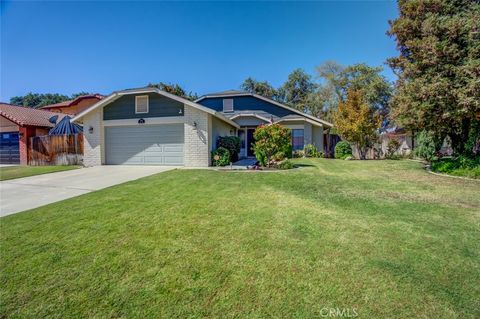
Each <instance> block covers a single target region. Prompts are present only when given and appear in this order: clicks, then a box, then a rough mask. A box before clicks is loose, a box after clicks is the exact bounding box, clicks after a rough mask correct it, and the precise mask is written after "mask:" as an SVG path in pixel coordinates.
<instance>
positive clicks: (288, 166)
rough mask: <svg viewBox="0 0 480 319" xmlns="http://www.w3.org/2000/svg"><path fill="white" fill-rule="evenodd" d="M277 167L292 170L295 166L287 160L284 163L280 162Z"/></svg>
mask: <svg viewBox="0 0 480 319" xmlns="http://www.w3.org/2000/svg"><path fill="white" fill-rule="evenodd" d="M276 167H277V168H278V169H292V168H293V167H294V166H293V163H292V161H291V160H288V159H286V160H284V161H281V162H278V164H277V165H276Z"/></svg>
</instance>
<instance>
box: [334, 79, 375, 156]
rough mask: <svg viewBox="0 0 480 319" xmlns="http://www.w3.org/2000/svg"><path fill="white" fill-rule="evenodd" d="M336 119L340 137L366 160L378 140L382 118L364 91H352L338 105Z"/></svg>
mask: <svg viewBox="0 0 480 319" xmlns="http://www.w3.org/2000/svg"><path fill="white" fill-rule="evenodd" d="M334 119H335V127H336V129H337V131H338V132H339V134H340V136H341V137H342V138H343V139H344V140H346V141H348V142H349V143H352V144H353V145H355V146H356V148H357V150H358V152H359V154H360V159H365V157H366V153H367V149H368V148H369V147H371V146H372V145H373V143H374V142H375V140H376V136H377V130H378V129H379V128H380V123H381V118H380V116H379V114H378V112H377V111H375V110H373V109H372V108H371V107H370V106H369V104H368V102H367V100H366V98H365V96H364V93H363V91H362V90H354V89H350V90H349V91H348V93H347V98H346V100H345V101H342V102H340V103H339V104H338V110H337V111H336V112H335V114H334Z"/></svg>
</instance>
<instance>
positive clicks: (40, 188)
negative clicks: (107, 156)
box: [0, 165, 175, 216]
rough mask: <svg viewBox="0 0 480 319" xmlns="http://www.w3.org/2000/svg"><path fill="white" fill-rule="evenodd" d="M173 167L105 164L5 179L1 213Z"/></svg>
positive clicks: (0, 194) (1, 184)
mask: <svg viewBox="0 0 480 319" xmlns="http://www.w3.org/2000/svg"><path fill="white" fill-rule="evenodd" d="M174 168H175V167H172V166H126V165H114V166H107V165H105V166H96V167H90V168H81V169H76V170H71V171H65V172H57V173H50V174H44V175H37V176H30V177H24V178H18V179H12V180H7V181H2V182H0V216H6V215H10V214H15V213H18V212H22V211H24V210H27V209H32V208H36V207H40V206H43V205H46V204H50V203H55V202H58V201H61V200H64V199H67V198H71V197H75V196H78V195H82V194H86V193H90V192H93V191H96V190H99V189H102V188H105V187H109V186H113V185H117V184H121V183H125V182H128V181H132V180H135V179H139V178H142V177H145V176H149V175H153V174H157V173H161V172H165V171H169V170H172V169H174Z"/></svg>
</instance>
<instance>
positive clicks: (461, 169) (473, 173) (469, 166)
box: [432, 156, 480, 178]
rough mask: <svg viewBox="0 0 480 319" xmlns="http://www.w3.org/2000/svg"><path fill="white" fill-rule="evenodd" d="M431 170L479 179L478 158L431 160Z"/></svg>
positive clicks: (479, 161)
mask: <svg viewBox="0 0 480 319" xmlns="http://www.w3.org/2000/svg"><path fill="white" fill-rule="evenodd" d="M432 170H433V171H435V172H439V173H444V174H450V175H457V176H466V177H473V178H480V156H477V157H475V158H471V157H467V156H459V157H457V158H442V159H437V160H433V161H432Z"/></svg>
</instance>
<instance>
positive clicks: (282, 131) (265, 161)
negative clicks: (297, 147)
mask: <svg viewBox="0 0 480 319" xmlns="http://www.w3.org/2000/svg"><path fill="white" fill-rule="evenodd" d="M290 136H291V135H290V130H289V129H288V128H286V127H283V126H281V125H279V124H270V125H261V126H259V127H257V129H256V130H255V132H254V133H253V137H254V139H255V144H254V145H253V151H254V153H255V157H256V158H257V160H258V162H259V163H260V165H261V166H267V167H270V165H271V164H272V162H275V161H281V160H283V159H284V158H286V157H288V156H290V154H289V153H288V152H291V149H292V148H291V141H290V140H291V138H290Z"/></svg>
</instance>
